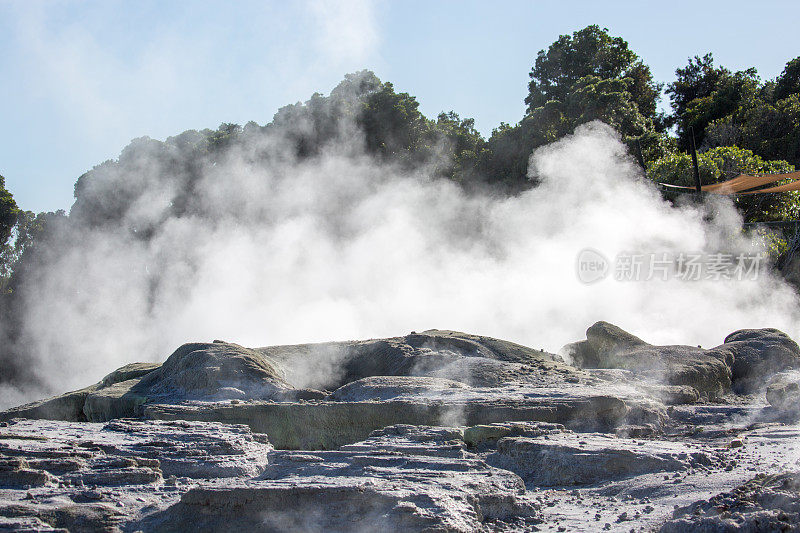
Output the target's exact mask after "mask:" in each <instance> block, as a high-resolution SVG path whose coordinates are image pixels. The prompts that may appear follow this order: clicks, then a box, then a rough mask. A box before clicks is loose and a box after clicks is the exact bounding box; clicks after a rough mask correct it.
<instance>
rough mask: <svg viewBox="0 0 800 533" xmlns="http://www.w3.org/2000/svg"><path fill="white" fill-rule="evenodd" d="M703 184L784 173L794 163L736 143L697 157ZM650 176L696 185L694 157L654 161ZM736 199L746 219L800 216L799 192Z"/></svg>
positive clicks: (677, 154)
mask: <svg viewBox="0 0 800 533" xmlns="http://www.w3.org/2000/svg"><path fill="white" fill-rule="evenodd" d="M697 164H698V167H699V169H700V179H701V181H702V183H703V185H711V184H713V183H719V182H721V181H725V180H728V179H730V178H733V177H735V176H737V175H739V174H751V175H753V174H756V175H757V174H783V173H786V172H792V171H793V170H794V166H793V165H791V164H790V163H787V162H786V161H779V160H778V161H775V160H773V161H769V160H765V159H762V158H761V157H760V156H758V155H756V154H754V153H753V152H752V151H750V150H746V149H742V148H737V147H735V146H721V147H718V148H713V149H711V150H708V151H706V152H703V153H700V154H698V156H697ZM647 175H648V177H649V178H650V179H652V180H653V181H655V182H657V183H668V184H671V185H683V186H687V187H693V186H694V176H693V165H692V157H691V155H689V154H686V153H675V154H671V155H668V156H666V157H663V158H661V159H659V160H658V161H654V162H653V163H651V164H650V165H648V168H647ZM734 202H735V203H736V206H737V207H738V208H739V210H740V211H741V212H742V214H743V216H744V217H745V220H746V221H747V222H766V221H779V220H796V219H797V218H798V217H799V216H800V193H798V192H796V191H795V192H788V193H781V194H766V195H759V194H755V195H746V196H736V197H734Z"/></svg>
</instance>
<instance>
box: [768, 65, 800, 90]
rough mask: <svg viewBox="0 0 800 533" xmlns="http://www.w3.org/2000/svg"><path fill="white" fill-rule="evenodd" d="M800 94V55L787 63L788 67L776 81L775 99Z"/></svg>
mask: <svg viewBox="0 0 800 533" xmlns="http://www.w3.org/2000/svg"><path fill="white" fill-rule="evenodd" d="M798 94H800V57H796V58H794V59H792V60H791V61H789V62H788V63H786V68H784V69H783V72H782V73H781V75H780V76H778V79H777V80H776V81H775V93H774V95H773V98H774V99H775V100H783V99H784V98H789V97H790V96H792V95H798Z"/></svg>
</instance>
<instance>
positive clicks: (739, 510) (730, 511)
mask: <svg viewBox="0 0 800 533" xmlns="http://www.w3.org/2000/svg"><path fill="white" fill-rule="evenodd" d="M707 531H714V532H717V531H719V532H726V533H727V532H730V533H733V532H737V531H746V532H750V531H752V532H758V531H765V532H767V531H781V532H798V531H800V473H797V472H792V473H785V474H773V475H766V474H759V475H757V476H755V477H754V478H753V479H751V480H750V481H748V482H747V483H744V484H743V485H740V486H738V487H736V488H735V489H733V490H732V491H730V492H725V493H722V494H718V495H716V496H714V497H713V498H710V499H709V500H701V501H699V502H695V503H693V504H691V505H687V506H685V507H681V508H679V509H676V510H675V512H674V513H673V518H672V520H670V521H668V522H667V523H666V524H664V526H663V527H661V529H660V533H678V532H680V533H684V532H685V533H694V532H697V533H701V532H707Z"/></svg>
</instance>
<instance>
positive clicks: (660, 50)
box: [0, 0, 800, 211]
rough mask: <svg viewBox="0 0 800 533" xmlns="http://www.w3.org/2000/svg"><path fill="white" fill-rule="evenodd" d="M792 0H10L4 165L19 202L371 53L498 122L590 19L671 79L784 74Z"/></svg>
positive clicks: (61, 189)
mask: <svg viewBox="0 0 800 533" xmlns="http://www.w3.org/2000/svg"><path fill="white" fill-rule="evenodd" d="M798 18H800V2H797V1H796V0H794V1H788V0H785V1H778V0H775V1H770V0H762V1H760V2H752V1H746V2H745V1H719V2H717V1H706V2H697V1H693V2H684V1H672V2H648V1H645V0H638V1H605V2H602V1H597V0H594V1H566V0H563V1H560V2H551V1H526V2H522V1H498V2H487V1H482V2H471V1H459V2H456V1H440V2H433V1H427V2H423V1H399V0H398V1H394V2H390V1H369V0H343V1H340V2H333V1H330V2H328V1H321V0H306V1H299V2H293V3H290V2H266V1H260V2H256V1H253V2H250V1H244V0H241V1H235V2H219V1H200V0H197V1H169V2H168V1H149V0H137V1H133V0H129V1H127V2H121V1H115V0H102V1H71V2H68V1H36V0H22V1H14V0H0V79H2V84H0V118H2V124H3V128H2V129H1V130H0V174H2V175H4V176H5V177H6V186H7V187H8V188H9V189H10V190H11V192H12V193H13V194H14V196H15V197H16V199H17V202H18V204H19V205H20V206H21V207H23V208H24V209H30V210H33V211H42V210H54V209H60V208H63V209H68V208H69V206H70V205H71V203H72V191H73V184H74V182H75V180H76V179H77V177H78V176H79V175H80V174H82V173H83V172H85V171H87V170H89V169H91V168H92V166H94V165H95V164H98V163H100V162H102V161H104V160H106V159H111V158H115V157H116V156H117V155H118V154H119V152H120V150H121V149H122V148H123V147H124V146H125V145H126V144H127V143H128V142H129V141H130V140H131V139H132V138H135V137H139V136H143V135H147V136H150V137H153V138H156V139H164V138H166V137H168V136H170V135H174V134H177V133H180V132H182V131H184V130H187V129H202V128H206V127H209V128H215V127H217V126H218V125H219V124H220V123H222V122H237V123H241V124H243V123H245V122H247V121H249V120H255V121H257V122H259V123H261V124H263V123H265V122H269V121H270V120H271V118H272V116H273V114H274V113H275V111H276V110H277V109H278V108H279V107H281V106H283V105H286V104H288V103H293V102H297V101H302V100H306V99H307V98H308V97H309V96H310V95H311V94H312V93H313V92H315V91H317V92H322V93H327V92H328V91H330V89H331V88H333V87H334V86H335V85H336V84H337V83H338V81H339V80H341V79H342V77H343V76H344V74H345V73H347V72H352V71H356V70H361V69H363V68H368V69H372V70H374V71H375V72H376V73H377V74H378V76H379V77H380V78H381V79H383V80H385V81H391V82H393V83H394V84H395V87H396V88H397V89H398V90H401V91H406V92H409V93H411V94H413V95H415V96H416V97H417V98H418V100H419V101H420V103H421V109H422V111H423V112H424V113H425V114H426V115H428V116H435V115H436V114H437V113H438V112H439V111H442V110H451V109H452V110H454V111H456V112H457V113H459V114H461V115H462V116H470V117H474V118H475V120H476V125H477V127H478V129H479V130H480V131H481V132H482V133H484V134H489V133H491V130H492V128H494V127H496V126H497V125H498V124H499V123H500V122H501V121H505V122H509V123H515V122H517V121H518V120H519V119H520V118H521V117H522V113H523V109H524V104H523V99H524V97H525V94H526V86H527V82H528V72H529V71H530V68H531V66H532V64H533V62H534V59H535V57H536V53H537V52H538V51H539V50H540V49H542V48H546V47H547V46H548V45H549V44H550V43H551V42H553V41H554V40H555V39H556V38H557V37H558V36H559V35H560V34H564V33H571V32H573V31H575V30H577V29H580V28H582V27H584V26H586V25H588V24H599V25H600V26H603V27H607V28H609V30H610V31H611V33H612V34H614V35H619V36H622V37H623V38H625V39H626V40H627V41H628V42H629V44H630V46H631V48H632V49H633V50H634V51H636V52H637V53H638V54H639V55H640V56H641V57H642V58H643V59H644V61H645V62H646V63H647V64H649V65H650V66H651V68H652V70H653V74H654V76H655V77H656V79H658V80H660V81H665V82H669V81H671V80H672V79H673V77H674V70H675V68H676V67H679V66H682V65H684V64H685V63H686V60H687V58H688V57H690V56H693V55H696V54H703V53H705V52H709V51H710V52H713V53H714V55H715V57H716V59H717V62H718V63H719V64H723V65H725V66H727V67H729V68H731V69H741V68H747V67H751V66H754V67H756V68H757V69H758V71H759V73H760V74H761V76H762V77H763V78H774V77H775V76H777V75H778V74H779V73H780V72H781V71H782V70H783V67H784V65H785V64H786V62H787V61H788V60H790V59H792V58H794V57H796V56H797V55H800V32H798V31H797V20H798Z"/></svg>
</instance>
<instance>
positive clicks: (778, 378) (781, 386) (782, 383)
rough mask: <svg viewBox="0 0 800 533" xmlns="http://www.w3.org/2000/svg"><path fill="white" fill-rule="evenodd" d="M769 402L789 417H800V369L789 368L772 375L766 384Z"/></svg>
mask: <svg viewBox="0 0 800 533" xmlns="http://www.w3.org/2000/svg"><path fill="white" fill-rule="evenodd" d="M766 398H767V401H768V402H769V404H770V405H771V406H772V407H773V408H775V409H776V410H778V411H779V412H780V413H781V414H785V415H786V416H787V417H789V418H799V417H800V371H798V370H790V371H787V372H779V373H778V374H776V375H774V376H773V377H772V378H771V379H770V381H769V383H768V384H767V390H766Z"/></svg>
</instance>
